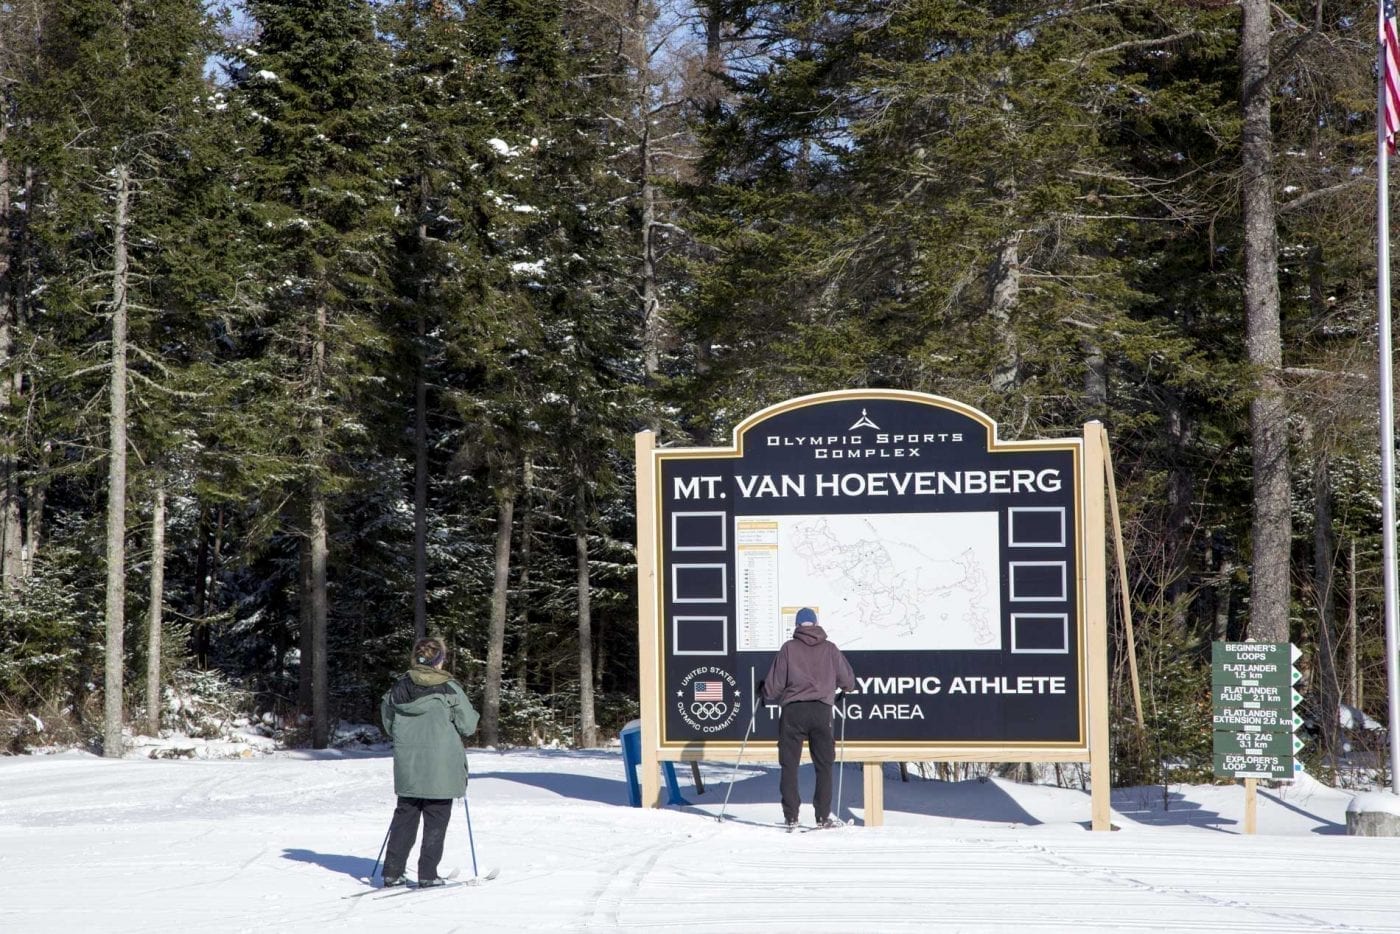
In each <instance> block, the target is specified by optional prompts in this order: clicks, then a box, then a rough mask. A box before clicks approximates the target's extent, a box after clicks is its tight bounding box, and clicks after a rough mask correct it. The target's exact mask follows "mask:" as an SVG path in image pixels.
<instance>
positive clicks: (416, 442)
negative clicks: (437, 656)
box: [413, 228, 428, 639]
mask: <svg viewBox="0 0 1400 934" xmlns="http://www.w3.org/2000/svg"><path fill="white" fill-rule="evenodd" d="M420 230H421V228H420ZM422 236H423V237H426V231H423V232H422ZM427 340H428V335H427V322H426V321H425V320H424V318H423V313H422V312H421V311H420V312H419V313H418V372H417V373H416V374H415V376H414V380H413V637H414V638H415V639H422V638H423V637H424V636H426V635H427V634H428V375H427V369H428V361H427V356H428V348H427Z"/></svg>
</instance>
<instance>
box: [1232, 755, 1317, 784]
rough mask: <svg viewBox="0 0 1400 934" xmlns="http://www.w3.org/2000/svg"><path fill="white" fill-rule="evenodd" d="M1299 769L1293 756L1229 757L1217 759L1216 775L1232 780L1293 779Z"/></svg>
mask: <svg viewBox="0 0 1400 934" xmlns="http://www.w3.org/2000/svg"><path fill="white" fill-rule="evenodd" d="M1295 769H1297V765H1296V764H1295V760H1294V758H1293V757H1292V756H1250V755H1228V756H1221V755H1217V756H1216V757H1215V774H1216V775H1223V776H1228V777H1230V778H1272V779H1292V778H1293V772H1294V770H1295Z"/></svg>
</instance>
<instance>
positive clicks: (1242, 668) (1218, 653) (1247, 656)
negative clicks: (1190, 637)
mask: <svg viewBox="0 0 1400 934" xmlns="http://www.w3.org/2000/svg"><path fill="white" fill-rule="evenodd" d="M1298 656H1299V653H1298V651H1297V650H1296V649H1294V648H1293V646H1292V645H1291V644H1290V643H1287V642H1216V643H1214V644H1213V645H1212V646H1211V674H1210V680H1211V684H1216V685H1224V684H1239V685H1265V684H1267V685H1281V686H1283V687H1288V686H1291V685H1293V684H1296V683H1297V682H1298V679H1299V678H1301V677H1302V673H1301V672H1299V671H1298V669H1297V668H1294V667H1293V663H1294V662H1295V661H1297V660H1298Z"/></svg>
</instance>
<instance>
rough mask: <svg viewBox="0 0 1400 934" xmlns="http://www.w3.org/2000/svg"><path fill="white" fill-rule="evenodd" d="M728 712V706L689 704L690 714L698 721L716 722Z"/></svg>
mask: <svg viewBox="0 0 1400 934" xmlns="http://www.w3.org/2000/svg"><path fill="white" fill-rule="evenodd" d="M728 711H729V705H728V704H712V703H704V704H691V705H690V712H691V713H693V714H694V715H695V716H696V718H697V719H700V720H718V719H720V718H721V717H723V716H724V715H725V713H727V712H728Z"/></svg>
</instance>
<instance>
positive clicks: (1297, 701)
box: [1293, 691, 1303, 707]
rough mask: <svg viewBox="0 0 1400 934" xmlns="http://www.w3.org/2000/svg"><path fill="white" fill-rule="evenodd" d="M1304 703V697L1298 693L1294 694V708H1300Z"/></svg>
mask: <svg viewBox="0 0 1400 934" xmlns="http://www.w3.org/2000/svg"><path fill="white" fill-rule="evenodd" d="M1302 702H1303V695H1301V694H1299V693H1298V692H1297V691H1294V692H1293V706H1294V707H1297V706H1298V705H1299V704H1301V703H1302Z"/></svg>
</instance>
